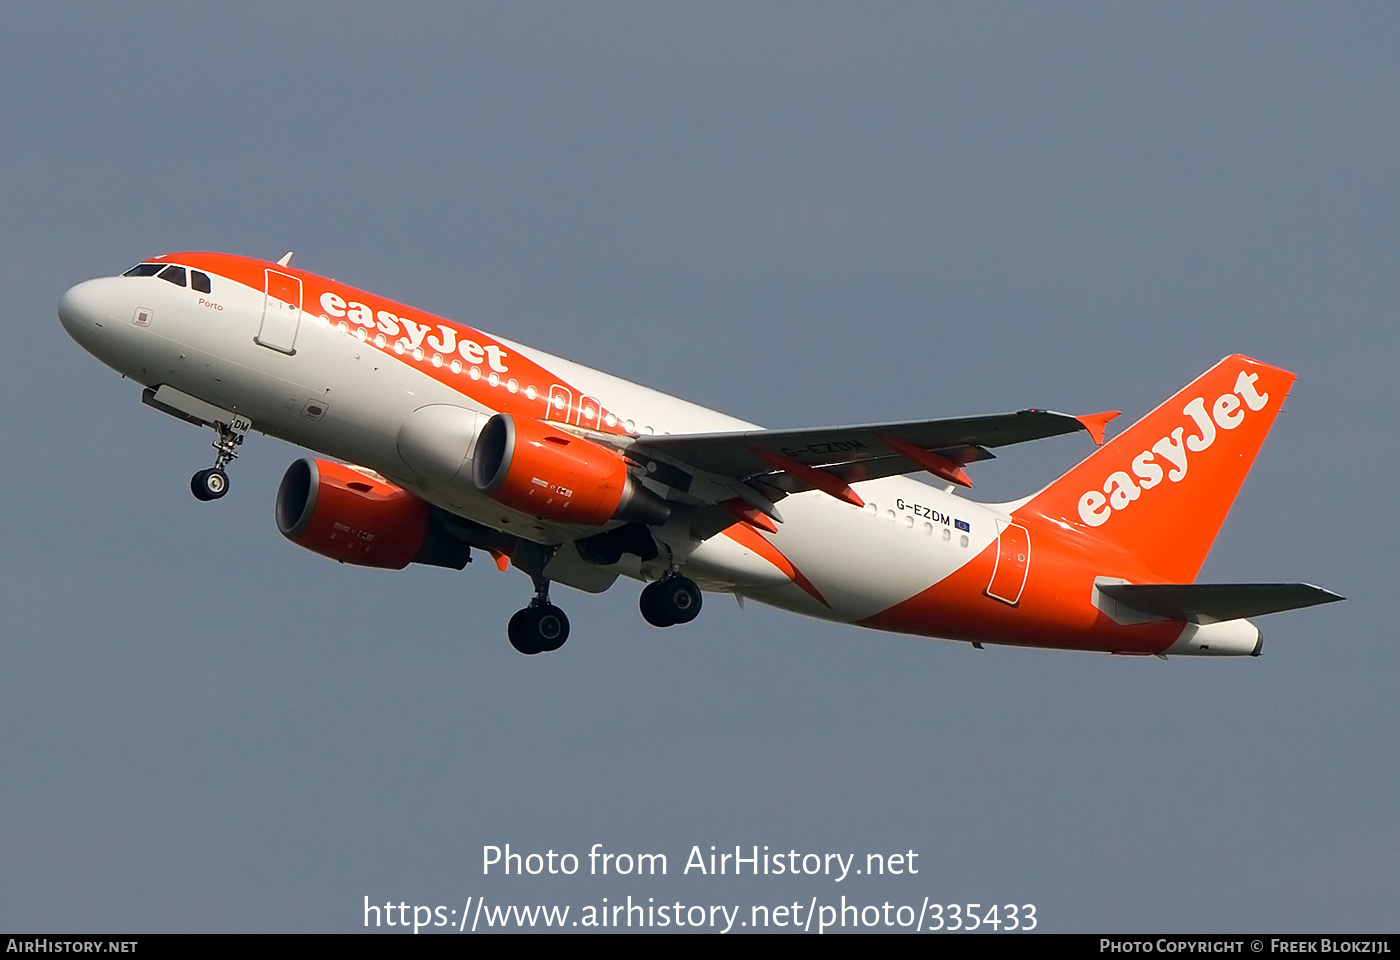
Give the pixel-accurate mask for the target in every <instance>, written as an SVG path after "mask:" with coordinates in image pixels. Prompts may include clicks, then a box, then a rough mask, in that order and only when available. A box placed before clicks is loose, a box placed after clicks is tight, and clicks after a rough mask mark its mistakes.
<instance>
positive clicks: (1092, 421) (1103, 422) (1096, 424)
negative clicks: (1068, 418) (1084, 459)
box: [1074, 410, 1123, 447]
mask: <svg viewBox="0 0 1400 960" xmlns="http://www.w3.org/2000/svg"><path fill="white" fill-rule="evenodd" d="M1122 412H1123V411H1121V410H1106V411H1104V412H1103V413H1086V414H1084V416H1082V417H1075V418H1074V419H1076V420H1078V421H1079V425H1080V426H1082V427H1083V428H1084V429H1085V430H1088V431H1089V436H1090V437H1092V438H1093V439H1094V445H1095V446H1098V447H1101V446H1103V432H1104V428H1105V427H1107V426H1108V422H1109V421H1110V420H1113V419H1114V418H1116V417H1117V416H1118V415H1119V414H1121V413H1122Z"/></svg>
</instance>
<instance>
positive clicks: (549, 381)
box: [150, 252, 627, 434]
mask: <svg viewBox="0 0 1400 960" xmlns="http://www.w3.org/2000/svg"><path fill="white" fill-rule="evenodd" d="M150 262H171V263H179V264H182V265H184V266H188V267H194V268H195V269H198V270H204V271H207V272H208V273H211V274H214V275H216V276H218V277H221V278H223V279H226V280H232V281H234V282H235V283H240V284H242V285H244V286H246V287H248V288H249V289H251V290H253V291H254V292H255V293H257V294H259V295H262V294H263V293H264V292H265V291H264V284H265V276H266V273H265V271H267V270H268V269H273V270H276V271H277V272H279V273H284V274H288V275H290V276H294V277H299V278H301V281H302V304H301V305H302V312H303V313H308V314H311V315H312V316H316V317H324V318H325V320H326V321H327V322H328V323H330V324H331V326H333V327H334V326H336V325H337V324H339V323H345V324H346V326H347V329H348V331H349V332H348V334H347V335H349V336H353V335H354V334H355V331H356V329H364V330H365V331H366V335H367V337H368V339H366V340H364V341H362V342H363V343H364V344H365V346H367V347H370V348H372V349H375V350H378V351H379V352H380V353H382V354H384V355H385V356H387V357H390V358H392V359H394V360H397V361H399V362H401V363H403V364H406V365H407V366H409V367H412V368H413V369H415V370H417V371H418V372H419V373H422V374H424V375H425V376H429V377H432V378H433V379H434V380H437V381H438V382H440V383H443V384H445V385H446V386H448V387H450V388H452V389H453V390H455V391H457V392H458V393H460V394H462V395H463V396H466V397H470V398H471V399H472V400H474V401H476V402H477V403H478V404H480V405H481V406H483V407H485V408H486V409H488V410H496V411H500V412H502V413H509V414H511V415H513V416H520V417H530V418H533V419H538V420H546V419H548V420H550V421H552V422H555V423H569V424H578V425H582V426H585V427H587V428H589V429H591V430H599V431H601V432H604V433H615V434H625V433H626V432H627V431H626V429H625V428H624V427H623V426H622V424H621V422H620V420H619V421H618V422H615V423H613V424H612V425H609V424H608V423H607V415H608V413H609V411H607V410H606V409H604V408H603V406H602V404H601V403H599V402H598V401H597V399H596V398H593V397H589V396H587V395H586V393H585V392H584V391H582V390H580V389H579V388H578V387H576V386H575V385H573V384H571V383H569V382H567V381H566V380H564V379H563V378H561V377H559V376H558V375H557V374H554V373H552V372H550V371H549V370H546V369H545V368H544V367H542V366H540V365H539V364H537V363H535V362H534V361H533V360H530V359H528V358H527V357H524V356H522V355H521V354H519V353H518V352H517V351H516V350H515V348H514V347H507V346H506V345H505V344H502V343H501V342H500V341H498V340H496V339H495V338H494V337H492V336H490V335H489V334H486V333H482V332H481V331H480V330H476V329H474V328H472V327H469V326H467V325H466V324H463V323H456V322H454V321H451V320H445V319H443V318H442V317H438V316H434V315H433V314H430V313H425V312H424V311H422V310H416V309H414V308H412V307H408V306H405V305H404V304H401V303H397V302H395V301H393V300H388V299H385V298H384V297H378V296H375V295H374V294H372V293H367V292H365V291H363V290H358V289H356V288H355V287H351V286H349V285H347V284H343V283H338V282H336V281H334V280H327V279H326V278H325V277H319V276H317V275H316V274H314V273H307V272H306V271H305V270H298V269H296V268H295V267H290V266H288V267H283V266H278V265H277V264H275V263H270V262H267V261H264V260H257V259H254V258H252V257H240V256H235V255H233V254H228V253H207V252H204V253H200V252H196V253H168V254H165V255H163V256H159V257H154V258H152V260H151V261H150ZM327 293H329V294H332V295H334V296H335V297H339V298H340V300H342V301H344V302H345V304H346V305H347V308H342V309H343V312H345V313H346V314H347V316H332V315H331V312H330V311H327V310H326V309H325V305H324V304H323V303H322V297H323V296H324V295H325V294H327ZM350 304H362V305H363V306H364V307H365V308H366V310H368V311H369V313H370V314H371V315H372V316H373V317H374V318H375V319H374V326H372V327H370V326H366V325H364V324H362V323H356V322H354V321H353V320H352V319H351V318H350V317H349V316H348V314H349V313H350V311H349V309H348V305H350ZM381 313H383V314H387V315H388V316H387V317H385V318H384V319H385V321H386V322H385V323H383V325H382V326H381V325H380V319H379V318H380V315H381ZM404 321H409V322H410V323H412V324H413V325H414V327H413V329H412V330H410V328H409V327H408V325H407V324H405V323H404ZM386 328H387V329H386ZM396 328H397V332H393V331H394V330H395V329H396ZM414 331H417V332H418V346H419V348H420V349H422V350H423V359H421V360H417V359H415V358H414V355H413V351H412V349H411V348H410V349H406V350H405V352H403V353H397V352H396V351H395V350H394V344H395V342H397V341H400V340H403V341H409V342H411V341H412V338H413V336H414ZM377 334H383V335H384V338H385V341H384V346H382V347H381V346H378V344H376V342H375V336H376V335H377ZM357 339H358V338H357ZM429 340H433V341H435V342H434V343H432V344H430V343H429ZM466 344H470V345H473V346H474V347H475V348H479V351H478V350H477V349H471V348H468V347H466V346H464V345H466ZM464 350H465V351H466V352H465V353H464V352H463V351H464ZM478 353H479V358H478V359H472V358H473V357H478ZM434 354H437V355H438V356H440V357H441V358H442V365H441V366H434V365H433V362H432V358H433V355H434ZM453 359H456V360H459V361H460V362H461V363H462V372H461V373H454V372H453V371H452V368H451V362H452V360H453ZM493 361H497V362H495V363H493ZM473 367H475V368H476V369H477V370H478V371H480V374H481V378H480V379H478V380H473V379H472V378H471V376H470V374H469V371H470V369H471V368H473ZM497 367H504V368H505V369H497ZM493 373H494V374H495V375H496V377H497V380H498V383H497V384H496V385H495V386H493V385H492V384H491V383H490V376H491V375H492V374H493ZM512 379H513V380H515V381H516V385H517V391H516V392H514V393H512V392H511V391H510V390H509V389H508V383H509V381H510V380H512ZM531 386H533V387H534V388H535V391H536V395H535V398H534V399H533V400H531V399H530V398H529V397H527V396H526V389H527V388H528V387H531ZM552 387H563V388H564V389H565V390H567V392H568V394H569V398H568V402H567V404H566V406H565V407H564V409H562V410H561V409H558V408H555V407H553V406H551V403H550V400H551V388H552ZM555 395H558V394H557V393H556V394H555ZM586 408H591V409H592V411H593V416H591V417H588V416H586V415H585V414H586V413H587V409H586Z"/></svg>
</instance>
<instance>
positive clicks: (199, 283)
mask: <svg viewBox="0 0 1400 960" xmlns="http://www.w3.org/2000/svg"><path fill="white" fill-rule="evenodd" d="M190 286H192V287H194V288H195V289H196V290H198V291H199V292H200V293H209V292H211V290H212V288H211V287H210V286H209V274H207V273H200V272H199V271H198V270H191V271H190Z"/></svg>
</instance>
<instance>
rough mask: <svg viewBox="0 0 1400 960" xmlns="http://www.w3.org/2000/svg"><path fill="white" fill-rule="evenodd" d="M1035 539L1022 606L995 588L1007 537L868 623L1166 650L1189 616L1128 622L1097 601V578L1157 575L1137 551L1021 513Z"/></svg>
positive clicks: (959, 636)
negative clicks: (992, 591)
mask: <svg viewBox="0 0 1400 960" xmlns="http://www.w3.org/2000/svg"><path fill="white" fill-rule="evenodd" d="M1018 522H1019V523H1022V524H1024V525H1025V526H1026V527H1027V528H1028V529H1029V531H1030V542H1031V543H1032V544H1034V545H1035V547H1034V551H1033V555H1032V560H1031V563H1030V571H1029V574H1028V576H1027V578H1026V584H1025V587H1024V588H1023V589H1022V591H1021V595H1020V598H1019V600H1018V602H1017V603H1016V605H1015V606H1011V605H1009V604H1007V603H1005V602H1003V601H1001V600H996V599H993V598H992V597H989V596H987V593H986V590H987V587H988V585H989V584H990V583H991V581H992V572H993V570H994V568H995V566H996V560H997V553H998V550H999V549H1000V540H993V541H992V542H991V543H990V544H988V545H987V547H986V549H984V550H983V551H982V552H981V553H980V554H978V555H977V556H976V557H974V558H973V559H971V560H969V561H968V562H967V563H966V564H964V565H963V566H961V567H959V568H958V569H957V570H955V571H954V572H953V573H951V574H949V575H948V576H947V577H945V578H944V579H943V580H940V581H939V582H938V583H935V584H934V585H933V586H931V587H929V588H928V589H926V590H924V591H922V592H921V593H918V594H916V595H915V596H913V597H910V598H909V599H908V600H905V601H902V602H900V603H897V604H895V605H894V606H892V607H890V608H889V609H887V610H884V611H881V612H880V613H877V614H875V615H874V616H873V617H867V618H866V619H864V620H862V621H860V624H861V626H865V627H873V628H875V629H877V630H892V631H894V632H896V633H908V634H914V635H916V636H923V637H943V638H945V639H949V640H968V641H977V642H982V643H1002V644H1011V645H1014V646H1023V647H1044V648H1047V649H1059V650H1093V651H1099V652H1106V653H1143V654H1146V653H1159V652H1161V651H1162V650H1165V649H1166V648H1167V647H1169V646H1171V644H1172V643H1173V642H1174V641H1175V640H1176V639H1177V637H1178V636H1179V635H1180V634H1181V630H1182V624H1180V623H1178V622H1176V621H1170V620H1159V621H1154V622H1152V623H1142V624H1130V625H1121V624H1118V623H1115V622H1114V621H1113V620H1111V619H1110V618H1109V617H1108V616H1106V615H1105V614H1104V613H1103V612H1102V611H1100V610H1099V609H1098V608H1097V607H1095V606H1094V604H1093V590H1094V578H1095V577H1096V576H1101V577H1121V578H1123V579H1125V580H1129V581H1131V582H1133V583H1155V582H1160V580H1161V578H1160V577H1157V576H1154V575H1153V574H1151V573H1150V572H1149V571H1148V570H1147V569H1146V568H1145V567H1144V566H1143V564H1142V563H1141V561H1139V560H1137V559H1136V558H1135V557H1133V556H1131V555H1129V554H1127V553H1126V552H1123V551H1121V550H1117V549H1114V548H1112V547H1106V546H1105V544H1103V543H1101V542H1099V541H1097V540H1095V539H1093V538H1091V537H1088V536H1085V535H1081V534H1078V533H1075V532H1068V531H1065V530H1063V529H1060V528H1059V527H1056V526H1054V525H1052V524H1050V523H1048V522H1046V521H1043V520H1037V519H1036V518H1024V519H1022V518H1018Z"/></svg>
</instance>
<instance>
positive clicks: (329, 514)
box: [274, 459, 471, 570]
mask: <svg viewBox="0 0 1400 960" xmlns="http://www.w3.org/2000/svg"><path fill="white" fill-rule="evenodd" d="M274 513H275V516H276V519H277V529H278V530H280V531H281V532H282V536H284V537H286V538H287V539H288V540H290V541H292V543H295V544H296V545H297V546H299V547H305V548H306V549H308V550H310V551H311V552H313V553H319V554H320V555H321V556H323V557H330V558H331V559H332V560H339V561H340V562H341V563H353V564H356V565H357V566H361V567H380V568H383V569H386V570H402V569H403V568H404V567H406V566H408V565H409V564H410V563H426V564H429V565H431V566H435V567H449V568H451V569H453V570H460V569H462V568H463V567H465V566H466V565H467V562H468V561H469V560H470V559H471V548H470V547H468V546H467V545H466V544H465V543H462V542H461V541H460V540H458V539H456V538H455V537H453V536H452V535H451V534H449V533H447V532H445V531H444V530H442V529H441V528H440V527H438V526H437V525H436V524H434V523H433V522H432V517H431V514H430V512H429V507H428V504H426V503H425V502H423V501H422V500H420V499H418V498H417V497H415V496H414V495H413V494H411V493H409V492H408V491H407V490H403V489H400V488H399V487H396V486H394V485H393V484H391V483H386V482H385V481H384V480H383V479H382V478H380V477H379V476H378V475H376V474H371V473H367V472H363V471H360V470H357V469H355V468H354V467H348V466H346V465H344V464H341V463H333V462H331V461H329V460H305V459H303V460H297V461H296V462H294V463H293V464H292V465H291V466H290V467H288V468H287V472H286V473H285V474H283V476H282V483H281V485H280V486H279V487H278V488H277V503H276V508H275V511H274Z"/></svg>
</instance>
